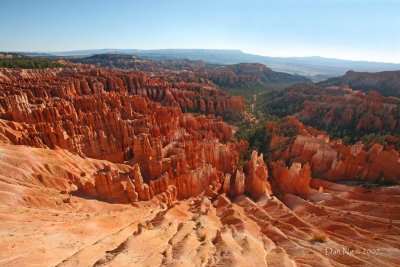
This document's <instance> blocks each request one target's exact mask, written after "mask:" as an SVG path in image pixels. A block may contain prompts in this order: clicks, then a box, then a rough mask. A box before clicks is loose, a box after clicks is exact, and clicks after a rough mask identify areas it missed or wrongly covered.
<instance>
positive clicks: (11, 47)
mask: <svg viewBox="0 0 400 267" xmlns="http://www.w3.org/2000/svg"><path fill="white" fill-rule="evenodd" d="M95 48H137V49H158V48H216V49H240V50H242V51H244V52H249V53H253V54H260V55H267V56H317V55H318V56H325V57H335V58H344V59H362V60H370V61H384V62H396V63H400V1H397V0H275V1H268V0H264V1H262V0H201V1H200V0H199V1H195V0H192V1H190V0H136V1H135V0H132V1H128V0H125V1H123V0H112V1H111V0H109V1H105V0H96V1H95V0H93V1H89V0H78V1H77V0H63V1H61V0H47V1H45V0H30V1H29V0H0V51H65V50H79V49H95Z"/></svg>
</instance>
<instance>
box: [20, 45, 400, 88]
mask: <svg viewBox="0 0 400 267" xmlns="http://www.w3.org/2000/svg"><path fill="white" fill-rule="evenodd" d="M103 53H118V54H129V55H138V56H140V57H141V58H144V59H148V60H162V59H183V58H184V59H190V60H203V61H205V62H208V63H217V64H236V63H243V62H246V63H262V64H265V65H267V66H268V67H269V68H271V69H272V70H274V71H281V72H287V73H291V74H299V75H303V76H306V77H308V78H310V79H312V80H314V81H321V80H325V79H326V78H330V77H335V76H340V75H343V74H345V73H346V72H347V71H348V70H354V71H363V72H378V71H391V70H400V64H393V63H382V62H369V61H352V60H342V59H333V58H323V57H318V56H313V57H268V56H260V55H253V54H247V53H244V52H242V51H240V50H217V49H160V50H138V49H92V50H74V51H64V52H48V53H25V54H29V55H31V56H63V57H64V56H65V57H69V56H88V55H94V54H103Z"/></svg>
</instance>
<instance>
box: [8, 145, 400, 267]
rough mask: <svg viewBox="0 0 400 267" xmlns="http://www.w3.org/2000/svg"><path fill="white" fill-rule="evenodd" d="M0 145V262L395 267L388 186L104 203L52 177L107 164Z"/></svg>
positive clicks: (395, 211) (399, 249)
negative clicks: (65, 187)
mask: <svg viewBox="0 0 400 267" xmlns="http://www.w3.org/2000/svg"><path fill="white" fill-rule="evenodd" d="M0 149H1V153H2V163H5V162H6V164H5V165H3V168H4V169H3V170H5V172H3V173H2V174H1V180H0V199H1V204H0V225H1V229H2V231H1V234H0V247H1V248H2V249H1V250H0V264H1V265H3V266H38V265H40V266H132V265H134V266H156V265H157V266H187V265H190V266H299V265H300V266H321V265H323V266H397V265H398V264H400V262H399V258H400V245H399V244H400V240H399V238H398V237H399V236H400V232H399V231H400V224H399V219H400V216H399V214H400V213H399V212H400V210H399V205H398V203H399V201H400V191H399V190H398V188H370V189H368V188H365V187H354V186H344V185H337V184H332V183H329V182H324V181H321V180H315V179H314V180H311V182H310V183H309V187H310V192H309V193H308V194H307V195H303V198H306V199H308V201H306V200H304V199H303V198H300V197H298V196H295V195H293V194H286V195H285V196H284V197H281V198H280V199H277V198H276V197H272V198H268V197H267V196H265V197H263V198H261V199H259V201H256V202H255V201H254V200H253V199H251V198H249V197H247V196H239V197H234V198H230V199H229V198H227V197H226V196H225V195H224V194H221V195H219V196H218V197H217V198H215V199H214V200H212V199H210V198H208V197H205V196H198V197H195V198H190V199H187V200H181V201H179V202H173V203H169V204H163V203H162V202H160V199H158V198H153V199H152V200H151V201H140V202H137V203H136V204H135V205H133V206H132V205H122V204H109V203H108V202H104V201H98V200H94V199H88V198H86V197H85V198H83V197H81V196H80V195H75V194H72V195H71V194H68V193H67V192H65V191H63V189H61V188H59V184H60V180H61V179H60V178H58V177H66V179H65V180H67V181H68V180H69V179H71V174H68V173H72V174H77V175H79V174H80V173H81V172H86V173H87V176H89V175H90V174H91V173H92V172H95V171H96V169H97V168H104V167H106V166H107V164H109V163H106V162H105V161H99V160H94V159H89V158H86V159H83V158H81V157H79V156H77V155H73V154H71V153H70V152H68V151H65V150H49V149H42V148H30V147H26V146H15V145H10V144H4V143H2V144H0ZM110 166H111V168H112V169H115V170H118V171H126V170H127V169H129V166H126V165H121V164H120V165H113V164H111V165H110ZM256 166H257V165H256ZM106 168H107V167H106ZM38 172H40V173H43V174H46V176H44V178H45V179H43V178H42V179H41V178H38V176H37V175H34V174H35V173H38ZM68 176H69V178H68ZM17 177H18V178H17ZM43 181H45V182H43ZM50 182H52V184H49V183H50ZM61 184H62V183H61ZM313 188H315V189H313ZM371 199H373V200H374V201H371Z"/></svg>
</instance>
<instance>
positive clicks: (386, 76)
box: [318, 71, 400, 97]
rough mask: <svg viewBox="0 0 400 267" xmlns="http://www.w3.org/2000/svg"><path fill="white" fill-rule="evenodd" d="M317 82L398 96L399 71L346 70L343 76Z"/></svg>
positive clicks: (399, 86) (321, 84) (325, 85)
mask: <svg viewBox="0 0 400 267" xmlns="http://www.w3.org/2000/svg"><path fill="white" fill-rule="evenodd" d="M318 84H319V85H320V86H324V87H328V86H341V85H348V86H350V87H351V88H354V89H357V90H361V91H363V92H366V93H368V92H371V91H376V92H379V93H380V94H381V95H384V96H396V97H400V71H382V72H355V71H348V72H346V74H345V75H343V76H340V77H334V78H329V79H327V80H326V81H322V82H319V83H318Z"/></svg>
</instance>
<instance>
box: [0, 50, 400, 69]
mask: <svg viewBox="0 0 400 267" xmlns="http://www.w3.org/2000/svg"><path fill="white" fill-rule="evenodd" d="M91 50H92V51H96V50H97V51H99V50H138V51H160V50H210V51H213V50H214V51H238V52H241V53H243V54H248V55H253V56H261V57H270V58H323V59H336V60H345V61H352V62H368V63H384V64H393V65H400V61H398V62H394V61H392V62H389V61H377V60H367V59H349V58H341V57H330V56H320V55H307V56H271V55H265V54H258V53H253V52H246V51H244V50H242V49H235V48H153V49H142V48H92V49H91V48H89V49H74V50H62V51H54V50H53V51H44V50H41V51H40V50H36V51H29V50H18V51H15V50H0V53H17V54H18V53H37V54H40V53H41V54H46V53H49V54H51V53H68V52H79V51H91Z"/></svg>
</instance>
